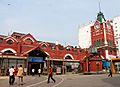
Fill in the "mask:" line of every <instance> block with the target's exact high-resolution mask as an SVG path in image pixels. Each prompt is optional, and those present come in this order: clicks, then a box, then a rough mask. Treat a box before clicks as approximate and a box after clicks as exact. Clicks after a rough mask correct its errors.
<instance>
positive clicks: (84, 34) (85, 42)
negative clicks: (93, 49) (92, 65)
mask: <svg viewBox="0 0 120 87" xmlns="http://www.w3.org/2000/svg"><path fill="white" fill-rule="evenodd" d="M93 24H94V22H90V23H89V24H88V25H85V26H82V27H80V29H79V38H78V39H79V46H80V47H81V48H89V47H90V46H91V45H92V44H91V26H92V25H93Z"/></svg>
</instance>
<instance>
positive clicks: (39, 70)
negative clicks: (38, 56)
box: [38, 68, 41, 77]
mask: <svg viewBox="0 0 120 87" xmlns="http://www.w3.org/2000/svg"><path fill="white" fill-rule="evenodd" d="M38 74H39V77H40V74H41V69H40V68H39V69H38Z"/></svg>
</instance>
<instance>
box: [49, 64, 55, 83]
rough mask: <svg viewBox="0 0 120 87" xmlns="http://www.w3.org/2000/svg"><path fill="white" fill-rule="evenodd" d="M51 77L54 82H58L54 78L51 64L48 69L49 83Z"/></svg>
mask: <svg viewBox="0 0 120 87" xmlns="http://www.w3.org/2000/svg"><path fill="white" fill-rule="evenodd" d="M50 78H51V79H52V80H53V81H54V83H55V82H56V81H55V79H54V78H53V67H52V66H51V65H50V68H49V71H48V81H47V83H49V82H50Z"/></svg>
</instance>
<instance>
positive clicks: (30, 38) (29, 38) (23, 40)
mask: <svg viewBox="0 0 120 87" xmlns="http://www.w3.org/2000/svg"><path fill="white" fill-rule="evenodd" d="M28 38H29V39H30V40H32V42H34V40H33V38H31V37H26V38H24V39H23V41H25V40H26V39H28Z"/></svg>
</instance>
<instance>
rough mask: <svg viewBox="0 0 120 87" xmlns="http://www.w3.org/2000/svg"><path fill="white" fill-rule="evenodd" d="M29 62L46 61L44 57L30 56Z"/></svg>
mask: <svg viewBox="0 0 120 87" xmlns="http://www.w3.org/2000/svg"><path fill="white" fill-rule="evenodd" d="M28 62H44V60H43V57H29V58H28Z"/></svg>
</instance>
